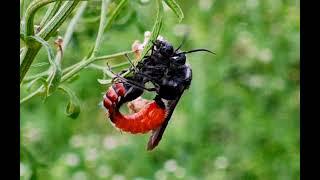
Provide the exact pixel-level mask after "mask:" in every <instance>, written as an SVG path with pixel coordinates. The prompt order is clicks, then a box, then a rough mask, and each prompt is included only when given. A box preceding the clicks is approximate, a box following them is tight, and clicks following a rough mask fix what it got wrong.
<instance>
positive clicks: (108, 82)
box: [97, 79, 112, 85]
mask: <svg viewBox="0 0 320 180" xmlns="http://www.w3.org/2000/svg"><path fill="white" fill-rule="evenodd" d="M97 80H98V82H99V83H100V84H102V85H109V84H111V83H112V79H97Z"/></svg>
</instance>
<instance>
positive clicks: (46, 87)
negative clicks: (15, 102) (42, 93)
mask: <svg viewBox="0 0 320 180" xmlns="http://www.w3.org/2000/svg"><path fill="white" fill-rule="evenodd" d="M38 81H40V82H42V83H43V85H44V88H45V89H46V90H47V89H48V83H47V81H46V80H45V79H44V78H43V77H38V78H36V79H34V80H32V81H31V82H30V83H29V84H28V85H27V91H30V90H31V88H32V86H33V85H34V84H35V83H36V82H38Z"/></svg>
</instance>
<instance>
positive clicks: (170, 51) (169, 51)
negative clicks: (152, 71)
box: [160, 45, 173, 57]
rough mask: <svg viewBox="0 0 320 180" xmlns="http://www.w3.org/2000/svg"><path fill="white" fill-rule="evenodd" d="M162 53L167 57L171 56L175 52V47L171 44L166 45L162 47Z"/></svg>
mask: <svg viewBox="0 0 320 180" xmlns="http://www.w3.org/2000/svg"><path fill="white" fill-rule="evenodd" d="M160 53H161V54H162V55H164V56H166V57H169V56H171V55H172V54H173V47H172V46H171V45H164V46H163V47H162V48H161V49H160Z"/></svg>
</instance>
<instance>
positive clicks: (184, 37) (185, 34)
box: [174, 32, 189, 52]
mask: <svg viewBox="0 0 320 180" xmlns="http://www.w3.org/2000/svg"><path fill="white" fill-rule="evenodd" d="M188 35H189V32H187V33H184V35H183V39H182V41H181V43H180V45H179V47H178V48H177V49H176V50H174V52H177V51H178V50H179V49H180V48H181V47H182V46H183V45H184V43H185V42H186V40H187V38H188Z"/></svg>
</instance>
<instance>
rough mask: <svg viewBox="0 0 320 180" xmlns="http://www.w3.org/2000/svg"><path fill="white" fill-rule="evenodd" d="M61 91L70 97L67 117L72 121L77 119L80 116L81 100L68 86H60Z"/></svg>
mask: <svg viewBox="0 0 320 180" xmlns="http://www.w3.org/2000/svg"><path fill="white" fill-rule="evenodd" d="M59 89H60V90H62V91H63V92H64V93H66V94H67V95H68V96H69V102H68V104H67V107H66V115H67V116H68V117H70V118H72V119H76V118H77V117H78V116H79V114H80V101H79V99H78V98H77V96H76V95H75V93H74V92H73V91H72V90H71V89H69V88H67V87H66V86H59Z"/></svg>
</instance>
